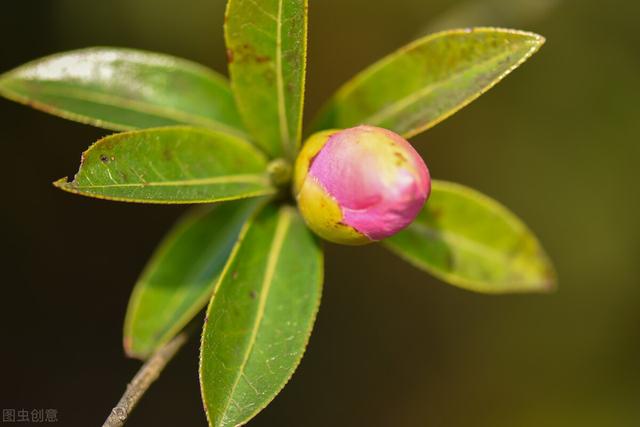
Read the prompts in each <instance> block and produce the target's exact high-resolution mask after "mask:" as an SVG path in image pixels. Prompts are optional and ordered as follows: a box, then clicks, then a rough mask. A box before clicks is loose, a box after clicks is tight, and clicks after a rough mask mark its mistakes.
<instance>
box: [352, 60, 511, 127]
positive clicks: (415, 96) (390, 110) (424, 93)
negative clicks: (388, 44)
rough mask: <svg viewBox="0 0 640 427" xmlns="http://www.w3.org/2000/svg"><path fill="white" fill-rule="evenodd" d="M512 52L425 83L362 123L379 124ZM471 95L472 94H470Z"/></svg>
mask: <svg viewBox="0 0 640 427" xmlns="http://www.w3.org/2000/svg"><path fill="white" fill-rule="evenodd" d="M511 54H512V52H511V51H506V52H503V53H500V54H498V55H495V56H492V57H490V58H487V59H485V60H483V61H481V62H479V63H476V64H474V65H472V66H470V67H467V68H464V69H462V70H460V71H457V72H455V73H453V74H451V75H449V76H448V77H447V78H446V79H442V80H439V81H437V82H435V83H430V84H427V85H426V86H425V87H423V88H422V89H420V90H419V91H417V92H412V93H410V94H409V95H407V96H406V97H404V98H402V99H400V100H398V101H396V102H394V103H392V104H390V105H389V106H387V107H386V108H384V109H382V110H380V111H378V112H377V113H375V114H372V115H370V116H369V117H367V118H366V119H365V120H363V121H362V122H363V123H369V124H379V123H382V122H384V121H385V120H388V119H389V118H390V117H393V116H395V115H398V114H399V113H400V112H402V111H403V110H404V109H405V108H407V107H409V106H411V105H413V104H415V103H417V102H419V101H420V100H422V99H423V98H426V97H428V96H429V95H430V94H431V93H432V92H434V91H436V90H437V89H439V88H441V87H444V86H446V85H447V84H449V83H451V81H455V80H456V79H458V78H460V77H462V76H463V75H464V74H466V73H469V72H471V71H472V70H474V69H482V68H484V67H486V66H487V65H489V64H491V63H493V62H496V61H500V60H502V59H503V58H504V57H507V56H509V55H511ZM502 74H503V73H500V75H502ZM472 96H473V95H472ZM432 122H433V120H431V121H429V122H428V123H427V124H425V125H424V126H427V127H428V126H429V125H430V124H431V123H432ZM410 131H411V130H407V131H405V132H410Z"/></svg>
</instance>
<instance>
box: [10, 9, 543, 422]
mask: <svg viewBox="0 0 640 427" xmlns="http://www.w3.org/2000/svg"><path fill="white" fill-rule="evenodd" d="M225 36H226V45H227V57H228V62H229V71H230V78H231V79H230V80H231V81H230V84H229V83H228V82H227V80H226V79H225V78H224V77H222V76H220V75H218V74H216V73H215V72H214V71H212V70H209V69H207V68H205V67H203V66H200V65H197V64H194V63H191V62H189V61H185V60H182V59H177V58H173V57H170V56H167V55H161V54H155V53H148V52H142V51H137V50H131V49H120V48H91V49H83V50H77V51H73V52H68V53H62V54H58V55H54V56H51V57H47V58H43V59H40V60H37V61H35V62H32V63H29V64H26V65H24V66H21V67H19V68H17V69H15V70H13V71H9V72H8V73H6V74H4V75H2V77H1V78H0V93H1V94H2V95H4V96H5V97H7V98H9V99H12V100H15V101H18V102H21V103H24V104H27V105H29V106H32V107H35V108H38V109H40V110H43V111H46V112H48V113H51V114H55V115H58V116H61V117H64V118H67V119H71V120H76V121H78V122H81V123H88V124H91V125H95V126H99V127H102V128H105V129H110V130H115V131H124V132H122V133H117V134H115V135H112V136H108V137H106V138H104V139H101V140H100V141H98V142H96V143H95V144H93V145H92V146H91V147H90V148H89V149H88V150H87V151H86V152H85V153H84V154H83V155H82V162H81V164H80V170H79V171H78V173H77V174H76V175H75V177H74V178H73V179H72V180H70V181H69V180H67V179H66V178H65V179H61V180H59V181H57V182H55V186H56V187H58V188H60V189H62V190H65V191H68V192H70V193H74V194H79V195H83V196H90V197H96V198H101V199H107V200H116V201H124V202H138V203H158V204H170V203H171V204H175V203H181V204H200V206H199V207H197V208H194V209H193V210H192V211H189V212H188V213H186V215H185V216H184V218H183V219H181V220H180V221H179V222H178V224H177V225H176V226H175V228H174V229H173V230H172V231H170V233H169V234H168V236H167V237H166V239H165V240H164V241H163V242H162V243H161V245H160V247H159V248H158V249H157V251H156V253H155V254H154V255H153V257H152V259H151V261H150V262H149V264H148V265H147V267H146V269H145V270H144V272H143V273H142V276H141V277H140V279H139V281H138V283H137V284H136V285H135V288H134V290H133V294H132V296H131V300H130V303H129V307H128V312H127V315H126V319H125V327H124V348H125V351H126V353H127V354H128V355H129V356H132V357H136V358H140V359H143V360H146V363H145V364H144V365H143V367H142V368H141V370H140V372H139V373H138V375H137V376H136V377H135V378H134V380H133V381H132V383H131V384H130V385H129V387H128V388H127V392H126V393H125V395H124V396H123V398H122V400H121V401H120V403H119V404H118V406H116V408H115V409H114V410H113V411H112V414H111V415H110V416H109V419H108V420H107V422H106V424H105V425H122V424H123V423H124V421H125V420H126V417H127V415H128V413H129V412H130V411H131V410H132V409H133V407H134V405H135V404H136V402H137V401H138V399H139V398H140V396H141V395H142V394H143V393H144V391H145V390H146V388H147V387H148V386H149V384H150V383H151V382H152V381H153V380H154V379H155V377H157V375H158V374H159V372H160V370H162V368H163V366H164V365H165V364H166V362H167V361H168V360H169V359H170V358H171V357H172V356H173V354H174V353H175V352H176V351H177V350H178V348H179V347H180V346H181V345H182V343H183V342H184V339H185V338H184V337H185V332H184V330H185V329H189V327H188V325H189V324H190V323H193V322H192V320H193V321H194V322H197V319H196V320H194V319H195V318H196V316H197V314H198V313H199V312H200V311H201V310H202V309H203V308H204V307H205V305H207V303H208V308H207V310H206V316H205V318H204V326H203V328H202V339H201V351H200V384H201V391H202V399H203V402H204V407H205V410H206V414H207V419H208V421H209V424H210V425H211V426H216V427H218V426H219V427H222V426H237V425H241V424H244V423H246V422H248V421H249V420H250V419H251V418H252V417H254V416H255V415H256V414H257V413H258V412H260V411H261V410H262V409H263V408H264V407H265V406H266V405H267V404H268V403H269V402H270V401H271V400H272V399H273V398H274V397H275V396H276V395H277V394H278V393H279V392H280V390H281V389H282V388H283V387H284V385H285V383H286V382H287V381H288V380H289V378H290V377H291V375H292V374H293V372H294V370H295V369H296V367H297V365H298V364H299V362H300V359H301V357H302V354H303V352H304V349H305V347H306V345H307V342H308V339H309V336H310V333H311V329H312V327H313V323H314V320H315V317H316V312H317V310H318V307H319V304H320V295H321V289H322V282H323V253H322V246H321V244H320V242H319V239H318V236H319V237H320V238H324V239H325V240H329V241H333V242H336V243H342V244H352V245H359V244H367V243H371V242H376V241H381V244H382V245H384V246H385V247H387V248H388V249H389V250H390V251H391V252H393V253H395V254H397V255H399V256H400V257H402V258H404V259H406V260H407V261H408V262H410V263H411V264H413V265H414V266H416V267H418V268H420V269H423V270H425V271H427V272H429V273H431V274H433V275H434V276H436V277H437V278H439V279H441V280H442V281H444V282H447V283H450V284H452V285H456V286H459V287H462V288H465V289H468V290H472V291H477V292H485V293H509V292H540V291H549V290H552V289H553V288H554V286H555V274H554V270H553V267H552V265H551V263H550V261H549V259H548V257H547V256H546V254H545V252H544V251H543V249H542V247H541V246H540V244H539V243H538V241H537V240H536V238H535V237H534V236H533V235H532V233H531V232H530V231H529V230H528V229H527V227H526V226H525V225H524V224H523V223H522V222H521V221H520V220H519V219H518V218H517V217H516V216H515V215H514V214H512V213H511V212H510V211H508V210H507V209H506V208H504V207H503V206H501V205H500V204H498V203H497V202H495V201H493V200H492V199H490V198H488V197H487V196H484V195H482V194H479V193H478V192H476V191H474V190H471V189H469V188H467V187H464V186H462V185H459V184H453V183H449V182H444V181H437V180H434V181H432V180H431V176H430V174H429V171H428V169H427V166H426V165H425V163H424V161H423V160H422V158H421V157H420V156H419V155H418V153H417V152H416V151H415V150H414V149H413V148H412V146H411V145H410V144H409V143H408V142H407V141H406V139H410V138H411V137H413V136H415V135H417V134H419V133H420V132H422V131H425V130H427V129H429V128H430V127H432V126H434V125H435V124H437V123H439V122H441V121H442V120H444V119H445V118H447V117H449V116H450V115H452V114H453V113H455V112H456V111H458V110H459V109H460V108H462V107H464V106H465V105H467V104H469V103H470V102H471V101H472V100H474V99H475V98H477V97H478V96H479V95H480V94H482V93H483V92H485V91H486V90H488V89H489V88H491V87H492V86H493V85H495V84H496V83H497V82H498V81H500V80H501V79H502V78H503V77H504V76H505V75H507V74H508V73H510V72H511V71H512V70H513V69H515V68H516V67H518V66H519V65H520V64H521V63H522V62H524V61H525V60H526V59H527V58H529V56H531V55H532V54H533V53H534V52H536V50H537V49H538V48H539V47H540V46H541V45H542V43H543V42H544V39H543V38H542V37H540V36H538V35H535V34H531V33H526V32H521V31H514V30H505V29H498V28H472V29H463V30H453V31H447V32H442V33H438V34H434V35H431V36H428V37H425V38H422V39H419V40H417V41H415V42H413V43H411V44H409V45H407V46H405V47H403V48H401V49H400V50H398V51H397V52H395V53H393V54H391V55H389V56H387V57H386V58H384V59H382V60H381V61H379V62H377V63H375V64H374V65H372V66H371V67H369V68H368V69H366V70H365V71H363V72H362V73H360V74H359V75H357V76H356V77H355V78H353V79H352V80H351V81H349V82H348V83H346V84H345V85H344V86H342V88H341V89H339V90H338V91H337V93H336V94H335V95H334V96H333V97H332V98H331V99H330V100H329V101H328V103H327V104H326V106H325V107H324V108H323V109H322V110H321V112H320V113H319V115H318V116H317V117H316V118H315V119H314V120H313V121H311V122H310V125H309V126H308V127H307V128H306V129H307V131H306V132H305V133H304V134H305V135H310V136H309V138H307V139H306V140H307V142H306V143H305V144H304V145H303V146H302V149H301V145H302V144H301V142H302V141H303V139H305V138H303V126H302V123H303V120H302V111H303V103H304V102H303V100H304V87H305V71H306V50H307V41H306V40H307V1H306V0H264V1H263V0H261V1H259V2H258V1H256V0H230V1H229V3H228V8H227V15H226V24H225ZM425 202H426V203H425ZM313 232H315V235H314V233H313Z"/></svg>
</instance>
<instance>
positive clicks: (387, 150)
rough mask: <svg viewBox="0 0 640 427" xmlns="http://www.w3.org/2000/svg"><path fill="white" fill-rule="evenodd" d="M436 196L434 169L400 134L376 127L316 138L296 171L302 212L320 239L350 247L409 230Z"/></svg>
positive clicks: (324, 134) (304, 152) (329, 133)
mask: <svg viewBox="0 0 640 427" xmlns="http://www.w3.org/2000/svg"><path fill="white" fill-rule="evenodd" d="M430 191H431V179H430V177H429V170H428V169H427V166H426V165H425V164H424V161H423V160H422V158H421V157H420V155H419V154H418V153H417V152H416V151H415V150H414V148H413V147H412V146H411V144H409V143H408V142H407V141H406V140H405V139H404V138H402V137H401V136H400V135H397V134H395V133H393V132H391V131H389V130H386V129H381V128H377V127H372V126H358V127H355V128H351V129H346V130H342V131H337V130H331V131H324V132H319V133H317V134H315V135H313V136H312V137H311V138H309V140H308V141H307V142H306V143H305V146H304V147H303V149H302V151H301V152H300V155H299V156H298V159H297V160H296V165H295V172H294V193H295V196H296V199H297V201H298V206H299V208H300V212H301V213H302V216H303V217H304V219H305V221H306V222H307V224H308V226H309V228H311V229H312V230H313V231H314V232H315V233H316V234H318V235H319V236H320V237H322V238H324V239H326V240H329V241H332V242H335V243H342V244H346V245H361V244H366V243H370V242H373V241H377V240H382V239H385V238H387V237H390V236H392V235H394V234H396V233H397V232H398V231H400V230H402V229H403V228H405V227H407V226H408V225H409V224H411V222H412V221H413V220H414V219H415V217H416V215H418V213H419V212H420V210H421V209H422V207H423V205H424V203H425V201H426V200H427V198H428V197H429V193H430Z"/></svg>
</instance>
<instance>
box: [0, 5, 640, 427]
mask: <svg viewBox="0 0 640 427" xmlns="http://www.w3.org/2000/svg"><path fill="white" fill-rule="evenodd" d="M310 3H311V5H310V12H311V18H310V53H309V63H310V65H309V69H310V71H309V76H308V98H307V99H308V102H307V113H308V115H307V117H308V118H309V117H310V114H311V113H313V112H314V111H316V110H317V109H318V107H319V106H320V104H321V103H322V101H323V100H324V99H325V98H326V97H328V96H329V95H330V94H331V93H332V91H333V90H334V89H336V88H337V87H338V86H339V85H340V83H341V82H343V81H344V80H345V79H347V78H349V77H350V76H352V75H353V74H355V73H356V72H357V71H358V70H360V69H362V68H363V67H365V66H366V65H368V64H370V63H371V62H373V61H374V60H376V59H378V58H380V57H381V56H383V55H385V54H387V53H389V52H391V51H393V50H394V49H396V48H397V47H399V46H401V45H403V44H405V43H406V42H408V41H410V40H412V39H414V38H416V37H418V36H420V35H422V34H425V33H428V32H430V31H435V30H439V29H443V28H452V27H460V26H470V25H499V26H508V27H516V28H520V29H525V30H531V31H535V32H538V33H540V34H543V35H544V36H546V37H547V40H548V42H547V44H546V45H545V46H544V47H543V49H542V50H541V52H540V53H539V54H538V55H536V56H534V57H533V59H531V60H530V61H529V62H527V63H526V64H525V65H524V66H523V67H522V68H520V69H518V70H517V71H516V72H515V73H514V74H513V75H511V76H509V77H508V78H507V79H506V80H505V81H504V82H503V83H501V84H500V85H498V86H497V87H496V88H494V89H493V90H491V91H490V92H489V93H488V94H486V95H484V96H483V97H482V98H480V99H479V100H478V101H476V102H474V103H473V104H472V105H471V106H469V107H467V108H466V109H464V110H463V111H462V112H460V113H458V114H456V115H455V116H454V117H453V118H451V119H449V120H447V121H446V122H445V123H443V124H441V125H439V126H437V127H436V128H434V129H433V130H431V131H429V132H428V133H425V134H423V135H421V136H420V137H417V138H415V140H414V142H415V145H416V147H417V148H418V149H419V151H420V152H421V153H422V154H423V156H424V158H425V159H426V161H427V163H428V164H429V166H430V169H431V171H432V173H433V175H434V176H435V177H437V178H440V179H447V180H453V181H458V182H461V183H464V184H466V185H470V186H472V187H475V188H477V189H479V190H481V191H483V192H485V193H487V194H489V195H491V196H493V197H495V198H497V199H498V200H500V201H502V202H504V203H505V204H506V205H507V206H509V207H510V208H511V209H513V210H514V211H515V212H516V213H518V214H519V215H520V216H521V217H522V218H524V220H525V221H526V222H527V223H528V224H529V225H530V226H531V227H532V228H533V230H535V231H536V233H537V234H538V236H539V237H540V238H541V240H542V241H543V243H544V245H545V247H546V248H547V250H548V252H549V253H550V255H551V256H552V258H553V259H554V260H555V263H556V265H557V268H558V271H559V276H560V288H559V291H558V292H557V293H556V294H553V295H548V296H503V297H495V296H483V295H476V294H473V293H469V292H465V291H462V290H458V289H455V288H453V287H450V286H447V285H444V284H442V283H440V282H438V281H437V280H435V279H432V278H430V277H428V276H426V275H424V274H422V273H420V272H419V271H417V270H415V269H413V268H412V267H410V266H408V265H406V264H404V263H403V262H401V261H400V260H398V259H396V258H394V257H393V256H391V255H390V254H388V253H386V251H385V250H384V249H383V248H380V247H376V246H371V247H365V248H345V247H336V246H328V257H327V275H326V276H327V280H326V287H325V295H324V301H323V306H322V308H321V310H320V315H319V319H318V322H317V327H316V330H315V333H314V335H313V337H312V339H311V344H310V346H309V348H308V351H307V354H306V356H305V359H304V360H303V363H302V365H301V367H300V369H299V371H298V372H297V373H296V375H295V376H294V378H293V380H292V381H291V382H290V383H289V385H288V386H287V387H286V389H285V390H284V392H283V393H282V394H281V395H280V396H279V397H278V398H277V399H276V400H275V401H274V402H273V404H272V405H271V406H269V408H268V409H266V410H265V411H264V412H263V413H262V414H260V415H259V416H258V417H257V418H256V419H255V420H254V421H252V422H251V423H250V425H251V426H252V427H260V426H274V427H275V426H277V427H288V426H292V427H294V426H295V427H299V426H304V427H316V426H318V427H319V426H323V427H324V426H336V427H337V426H368V427H388V426H393V427H409V426H438V427H439V426H447V427H470V426H472V427H514V426H515V427H529V426H531V427H540V426H543V427H567V426H581V427H592V426H593V427H600V426H606V427H635V426H640V262H639V257H640V200H639V197H638V196H639V194H640V192H639V191H638V184H639V178H640V172H639V171H638V164H639V162H640V148H639V145H640V144H639V142H640V141H639V135H640V117H639V113H640V107H639V106H638V100H639V99H640V32H639V31H638V16H640V3H638V2H634V1H629V0H609V1H607V2H603V1H598V0H544V1H543V0H393V1H375V2H372V1H371V0H322V1H314V0H311V1H310ZM223 8H224V1H223V0H181V1H176V0H110V1H87V0H5V1H4V2H3V4H2V18H3V19H2V21H3V23H2V26H0V37H1V40H3V41H2V43H1V46H0V72H2V71H6V70H9V69H11V68H13V67H15V66H17V65H19V64H21V63H23V62H26V61H28V60H31V59H34V58H37V57H39V56H42V55H46V54H50V53H54V52H58V51H64V50H68V49H75V48H81V47H87V46H92V45H117V46H130V47H135V48H143V49H149V50H155V51H160V52H166V53H170V54H174V55H178V56H182V57H186V58H189V59H192V60H196V61H198V62H201V63H204V64H206V65H209V66H211V67H213V68H214V69H216V70H218V71H221V72H226V69H225V63H224V60H225V54H224V47H223V38H222V29H221V26H222V21H223ZM107 133H108V132H105V131H102V130H97V129H93V128H90V127H87V126H83V125H80V124H75V123H71V122H66V121H64V120H62V119H58V118H55V117H50V116H47V115H45V114H42V113H39V112H35V111H32V110H29V109H27V108H24V107H21V106H18V105H16V104H13V103H10V102H9V101H5V100H3V99H0V144H1V145H0V149H1V153H2V166H1V167H0V174H1V180H2V182H4V185H3V190H2V209H1V210H0V220H1V221H2V224H4V226H3V227H2V228H3V230H2V233H1V235H2V252H3V256H2V258H1V268H2V293H1V296H0V302H1V303H2V309H1V310H0V316H1V317H0V331H1V333H2V335H1V339H2V344H0V357H1V364H0V406H1V407H2V408H16V409H22V408H26V409H29V410H30V409H34V408H54V409H57V411H58V419H59V425H64V426H95V425H100V424H101V423H102V421H103V420H104V418H105V417H106V415H107V414H108V412H109V410H110V408H111V407H112V406H113V405H114V404H115V403H116V401H117V399H118V398H119V397H120V395H121V393H122V392H123V390H124V386H125V384H126V383H127V381H128V380H129V379H130V378H131V377H132V376H133V374H134V373H135V371H136V370H137V368H138V367H139V363H138V362H136V361H134V360H128V359H126V358H125V357H124V355H123V351H122V347H121V330H122V322H123V317H124V313H125V308H126V304H127V300H128V297H129V293H130V291H131V288H132V285H133V283H134V282H135V280H136V278H137V276H138V274H139V272H140V270H141V268H142V267H143V265H144V264H145V262H146V260H147V259H148V257H149V255H150V254H151V252H152V250H153V248H154V246H155V244H156V243H157V242H158V241H159V240H160V239H161V237H162V236H163V233H164V232H165V231H166V230H167V228H168V227H170V226H171V224H172V223H173V222H174V221H175V219H176V218H177V217H178V216H179V214H180V213H181V212H182V210H183V208H180V207H166V206H162V207H155V206H136V205H128V204H117V203H110V202H104V201H95V200H90V199H86V198H79V197H74V196H71V195H69V194H65V193H63V192H60V191H58V190H55V189H54V188H53V186H51V184H50V183H51V182H52V181H53V180H55V179H57V178H60V177H62V176H65V175H72V174H73V173H75V171H76V170H77V166H78V160H79V157H80V153H81V152H82V151H83V150H84V149H86V148H87V147H88V146H89V145H90V144H91V143H92V142H93V141H95V140H96V139H97V138H99V137H100V136H102V135H105V134H107ZM197 341H198V340H197V339H193V340H192V342H191V343H190V344H189V345H188V346H187V347H186V348H185V349H184V350H183V351H182V352H181V354H180V355H179V356H178V357H177V358H176V359H175V360H174V361H173V362H172V363H171V365H170V366H169V367H168V369H167V370H166V371H165V373H164V375H163V377H162V378H161V379H160V380H159V381H158V383H157V384H155V385H154V386H153V387H152V389H151V390H150V392H149V393H148V394H147V395H146V396H145V398H144V399H143V401H142V402H141V405H140V406H139V407H138V409H137V410H136V411H135V413H134V414H133V415H132V417H131V419H130V421H129V424H128V425H130V426H132V427H133V426H160V425H162V426H165V425H166V426H203V425H205V423H206V421H205V417H204V414H203V411H202V405H201V403H200V397H199V387H198V381H197Z"/></svg>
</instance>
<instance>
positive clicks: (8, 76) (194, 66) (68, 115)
mask: <svg viewBox="0 0 640 427" xmlns="http://www.w3.org/2000/svg"><path fill="white" fill-rule="evenodd" d="M107 51H109V52H123V53H128V54H132V55H139V56H144V57H151V58H153V59H154V60H156V62H155V63H153V64H152V66H156V67H157V66H159V63H158V62H157V60H159V59H162V60H164V61H167V62H172V63H174V64H179V65H180V66H181V67H182V69H184V70H187V71H188V72H190V73H191V74H193V75H195V76H197V75H198V74H200V73H201V74H204V75H206V76H207V77H209V78H211V79H212V80H214V81H215V82H216V83H217V84H220V85H227V86H228V87H229V90H230V91H231V88H230V86H229V82H228V80H227V79H226V78H224V77H223V76H222V75H220V74H218V73H217V72H216V71H214V70H212V69H210V68H208V67H206V66H204V65H201V64H198V63H196V62H193V61H190V60H188V59H184V58H179V57H175V56H171V55H168V54H165V53H159V52H152V51H147V50H142V49H130V48H121V47H110V46H94V47H90V48H84V49H75V50H70V51H66V52H59V53H54V54H52V55H47V56H43V57H41V58H38V59H35V60H33V61H29V62H27V63H25V64H22V65H19V66H18V67H16V68H14V69H12V70H9V71H7V72H5V73H3V74H0V95H1V96H3V97H5V98H7V99H8V100H10V101H13V102H16V103H18V104H22V105H25V106H27V107H31V108H34V109H36V110H38V111H42V112H44V113H47V114H51V115H53V116H57V117H60V118H62V119H65V120H70V121H74V122H78V123H81V124H86V125H90V126H94V127H98V128H102V129H108V130H114V131H132V130H138V129H141V128H138V127H135V126H127V125H123V124H120V123H115V122H111V121H109V120H102V119H94V118H91V117H90V116H87V115H84V114H80V113H74V112H71V111H67V110H64V109H61V108H57V107H52V106H50V105H49V104H46V103H43V102H41V101H37V100H33V99H30V98H29V97H28V96H24V95H22V94H20V93H18V92H16V91H15V90H12V89H10V88H9V87H7V86H8V85H7V82H8V81H11V80H14V79H17V80H20V81H24V80H25V79H24V78H21V77H19V74H20V73H21V72H23V71H24V70H28V69H29V68H30V67H33V66H37V65H40V64H42V63H44V62H46V61H51V60H56V59H59V58H63V57H65V56H68V55H77V54H82V53H104V52H107ZM76 90H77V89H76ZM77 91H78V90H77ZM41 92H42V91H41ZM44 92H46V93H49V94H54V95H55V94H56V91H55V90H51V89H49V90H46V91H44ZM79 92H84V93H85V94H89V93H90V92H88V91H79ZM89 98H93V102H96V103H100V101H99V99H101V100H102V101H104V102H102V104H103V105H108V106H112V107H113V106H116V107H121V106H120V105H118V104H117V103H116V102H115V101H114V100H122V101H124V104H130V105H131V104H133V105H138V106H144V108H143V109H141V110H138V111H140V112H142V113H144V114H149V115H152V116H155V117H160V118H167V117H168V116H163V115H161V114H159V113H161V112H165V113H167V115H169V114H172V115H174V116H176V117H169V118H171V119H172V120H176V121H178V122H179V121H181V120H180V117H182V118H183V119H189V120H190V121H191V120H193V123H192V125H202V126H206V127H208V128H210V129H213V130H216V129H218V130H221V131H226V132H228V133H230V134H233V135H235V136H237V137H240V138H249V135H248V133H247V132H246V131H245V130H244V129H242V128H237V127H235V126H231V125H228V124H225V123H223V122H220V121H217V120H214V119H211V118H209V117H205V116H195V115H193V114H189V113H183V112H180V111H178V110H173V109H168V108H164V107H157V106H149V105H146V104H144V103H143V102H136V101H131V100H126V99H124V98H118V97H113V96H112V97H110V96H108V95H103V96H98V95H96V94H91V95H90V96H89V97H88V98H86V99H89ZM89 100H90V101H91V99H89ZM234 102H235V99H234ZM156 113H158V114H156ZM145 129H151V128H145Z"/></svg>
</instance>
